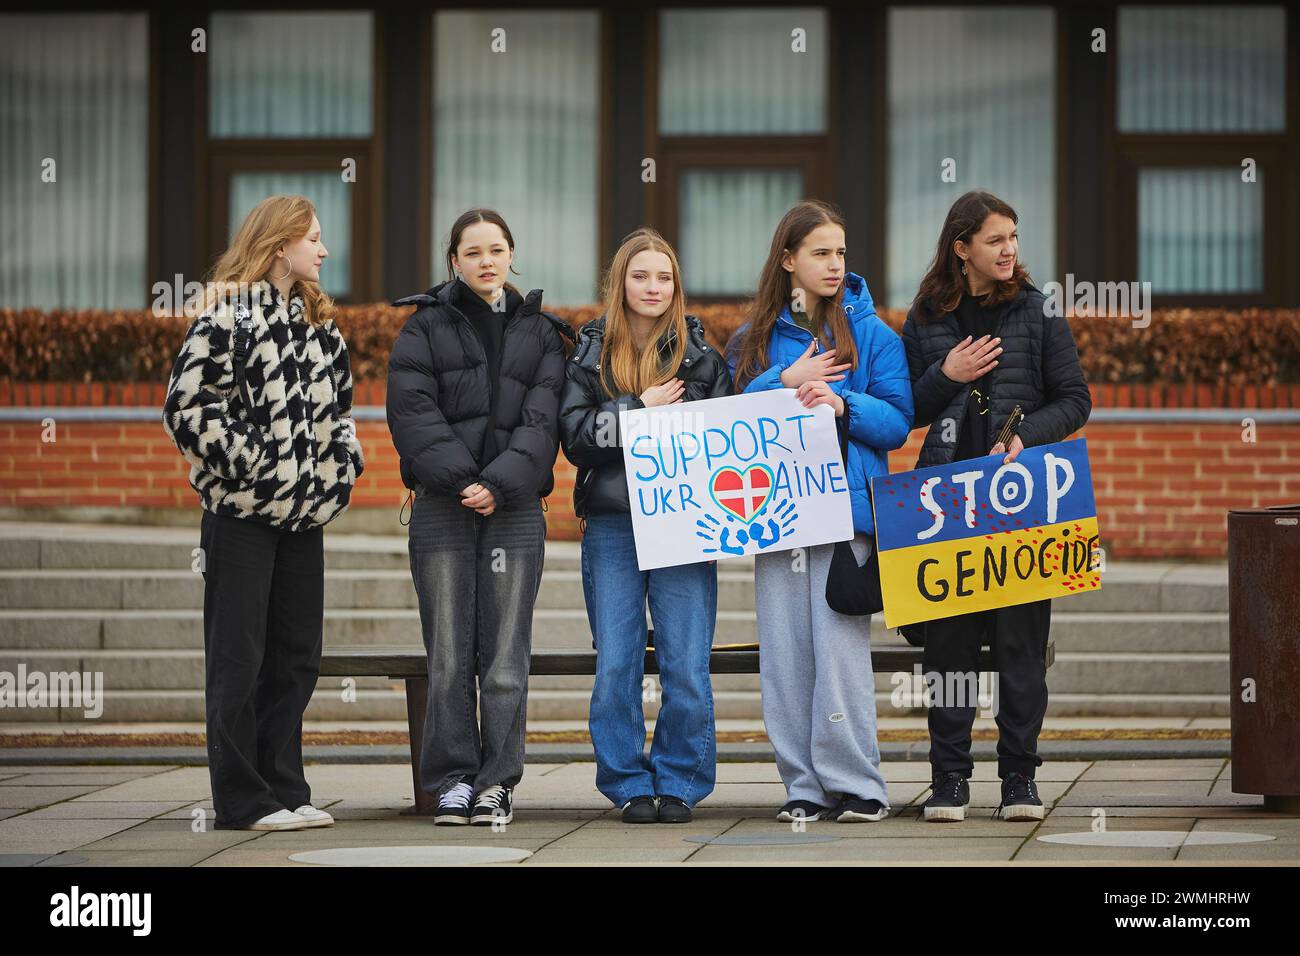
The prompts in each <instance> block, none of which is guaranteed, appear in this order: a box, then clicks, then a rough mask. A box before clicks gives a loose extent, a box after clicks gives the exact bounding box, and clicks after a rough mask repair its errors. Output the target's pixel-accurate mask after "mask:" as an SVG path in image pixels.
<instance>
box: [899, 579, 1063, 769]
mask: <svg viewBox="0 0 1300 956" xmlns="http://www.w3.org/2000/svg"><path fill="white" fill-rule="evenodd" d="M1051 624H1052V602H1051V601H1050V600H1046V601H1034V602H1031V603H1029V604H1016V605H1013V606H1012V607H1002V608H996V609H994V610H991V611H976V612H974V613H972V614H959V615H956V616H955V617H947V618H942V619H940V620H937V621H929V622H927V623H926V625H925V654H924V664H923V665H922V666H923V669H924V671H925V673H926V674H927V675H928V674H930V673H931V672H937V673H938V674H940V675H942V676H944V678H945V679H944V686H945V687H948V686H952V685H953V684H956V683H957V682H956V681H953V682H952V684H950V683H949V680H948V678H947V675H950V674H954V675H966V674H976V673H978V671H979V657H980V645H981V644H982V643H987V644H988V645H989V647H990V649H991V651H992V653H993V665H994V669H995V670H996V672H997V690H996V697H995V700H996V704H997V712H996V715H995V719H996V721H997V725H998V776H1000V777H1005V776H1006V775H1007V774H1009V773H1023V774H1025V775H1026V776H1029V777H1032V776H1033V775H1034V771H1035V770H1036V769H1037V768H1038V766H1039V765H1040V764H1042V762H1043V761H1042V758H1041V757H1039V756H1038V734H1039V732H1040V731H1041V730H1042V729H1043V717H1044V716H1045V715H1046V713H1047V663H1046V661H1045V659H1044V658H1045V655H1046V653H1047V634H1048V630H1049V629H1050V628H1051ZM969 701H970V698H969V697H966V698H965V700H964V701H957V702H959V703H964V702H969ZM939 703H940V705H941V706H931V707H929V708H928V716H929V724H930V769H931V770H932V771H933V772H934V773H946V772H948V771H952V770H956V771H960V772H962V773H964V774H965V775H966V776H968V777H969V776H970V775H971V774H972V773H973V772H974V770H975V762H974V761H973V760H972V759H971V754H970V744H971V727H972V725H973V724H974V722H975V712H976V707H974V706H948V705H945V704H951V703H953V701H951V700H950V701H947V702H945V701H943V700H942V699H941V700H940V701H939Z"/></svg>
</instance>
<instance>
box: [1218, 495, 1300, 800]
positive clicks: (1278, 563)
mask: <svg viewBox="0 0 1300 956" xmlns="http://www.w3.org/2000/svg"><path fill="white" fill-rule="evenodd" d="M1228 650H1229V657H1230V671H1231V674H1232V686H1231V694H1232V792H1233V793H1259V794H1263V795H1264V807H1265V809H1267V810H1274V811H1279V812H1283V813H1300V505H1284V506H1279V507H1276V508H1258V509H1249V510H1240V511H1229V512H1228Z"/></svg>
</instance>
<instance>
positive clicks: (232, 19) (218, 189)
mask: <svg viewBox="0 0 1300 956" xmlns="http://www.w3.org/2000/svg"><path fill="white" fill-rule="evenodd" d="M373 20H374V18H373V15H372V14H370V13H315V12H310V13H309V12H302V13H227V12H219V13H213V14H212V16H211V20H210V29H209V40H208V55H207V57H206V61H207V69H208V81H207V90H208V117H207V123H208V149H207V156H206V160H207V168H208V177H209V178H208V182H209V187H208V190H207V204H208V209H207V217H208V230H207V249H206V258H207V261H208V262H211V261H212V260H213V259H215V257H216V256H217V255H219V254H220V252H221V250H222V249H223V248H225V246H226V244H227V243H228V242H229V241H230V237H231V236H233V235H234V233H235V230H236V229H238V228H239V224H240V223H241V222H242V221H243V219H244V216H246V215H247V214H248V212H249V210H251V209H252V208H253V206H255V205H257V203H258V202H260V201H261V200H263V199H265V198H266V197H267V196H271V195H276V194H301V195H305V196H306V197H307V198H308V199H310V200H311V201H312V203H313V205H315V206H316V213H317V217H318V218H319V219H320V223H321V233H322V236H323V237H324V239H325V246H326V248H327V249H329V251H330V257H329V259H328V260H327V261H326V263H325V265H324V266H323V267H322V269H321V284H322V287H323V288H324V289H325V291H327V292H329V293H330V294H331V295H334V296H336V297H337V298H339V299H341V300H343V301H366V300H369V299H373V298H375V297H376V286H377V282H376V281H375V280H377V278H378V276H377V275H376V273H377V272H378V264H377V260H376V257H375V256H374V254H373V253H374V248H375V247H374V243H373V242H372V241H371V238H370V237H371V229H372V222H373V221H374V217H375V211H376V210H377V209H378V205H379V196H380V194H381V186H382V183H381V181H380V178H379V170H378V168H377V166H376V164H374V163H372V161H371V157H372V155H373V149H374V143H373V134H374V112H375V105H374V101H375V84H374V52H373V51H374V24H373Z"/></svg>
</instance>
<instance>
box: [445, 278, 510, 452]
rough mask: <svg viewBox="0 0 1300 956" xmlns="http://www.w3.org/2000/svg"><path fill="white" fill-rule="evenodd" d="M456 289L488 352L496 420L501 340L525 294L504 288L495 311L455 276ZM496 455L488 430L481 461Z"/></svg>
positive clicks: (491, 430) (492, 416) (458, 303)
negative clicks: (499, 307)
mask: <svg viewBox="0 0 1300 956" xmlns="http://www.w3.org/2000/svg"><path fill="white" fill-rule="evenodd" d="M455 282H456V291H455V295H454V296H453V298H452V301H453V302H454V303H455V305H456V308H458V309H459V310H460V311H461V314H462V315H464V316H465V318H466V319H468V320H469V324H470V326H471V327H472V328H473V329H474V331H475V333H476V334H477V335H478V338H479V341H480V342H481V343H482V344H483V354H484V355H486V356H487V367H488V382H489V383H490V386H491V389H492V395H491V398H490V407H491V412H490V413H489V414H490V420H491V421H493V422H495V421H496V405H497V395H498V393H499V391H500V390H499V389H498V387H497V386H498V380H499V379H500V377H501V341H502V337H503V336H504V334H505V327H506V323H507V322H509V321H510V318H511V317H512V316H513V315H514V314H515V312H517V311H518V310H519V306H521V305H522V304H523V301H524V298H523V296H521V295H520V294H519V293H518V292H515V291H514V290H513V289H506V290H505V310H504V311H502V312H498V311H496V310H495V309H493V308H492V306H490V305H488V303H486V302H484V301H483V299H482V297H481V296H479V294H478V293H477V292H475V291H474V290H473V289H471V288H470V287H469V285H468V284H467V283H466V282H465V281H464V280H463V279H456V280H455ZM496 456H497V444H496V435H495V429H494V428H489V429H488V430H487V438H486V440H485V441H484V444H483V464H484V465H486V464H487V463H488V462H490V461H492V459H494V458H496Z"/></svg>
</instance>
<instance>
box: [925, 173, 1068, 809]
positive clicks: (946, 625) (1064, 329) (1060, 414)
mask: <svg viewBox="0 0 1300 956" xmlns="http://www.w3.org/2000/svg"><path fill="white" fill-rule="evenodd" d="M1017 222H1018V218H1017V216H1016V213H1015V210H1013V209H1012V208H1011V207H1010V206H1008V205H1007V204H1006V203H1005V202H1003V201H1002V200H1000V199H998V198H997V197H996V196H993V195H991V194H989V193H986V192H969V193H966V194H965V195H964V196H961V197H960V198H958V200H957V201H956V202H955V203H953V205H952V208H951V209H949V210H948V216H947V218H946V219H945V220H944V224H943V229H942V230H941V232H940V235H939V244H938V248H937V249H936V251H935V256H934V260H933V261H932V263H931V265H930V268H929V270H928V271H927V272H926V275H925V278H923V279H922V280H921V287H920V290H919V291H918V292H917V295H916V300H915V301H914V302H913V304H912V308H911V311H910V312H909V313H908V316H907V321H906V322H905V323H904V325H903V340H904V342H905V343H906V345H907V358H908V363H909V365H910V367H911V375H912V390H913V400H914V401H915V404H916V424H917V425H933V427H931V428H930V431H929V433H928V434H927V435H926V437H925V443H924V445H922V447H921V455H920V459H919V460H918V461H917V467H918V468H925V467H928V466H931V465H942V464H947V463H949V462H953V461H961V460H964V459H967V458H980V457H983V456H984V455H1003V456H1004V462H1011V461H1014V460H1015V458H1016V456H1017V455H1019V454H1020V452H1021V451H1023V450H1024V449H1025V448H1026V447H1029V446H1033V445H1046V444H1050V443H1052V442H1058V441H1064V440H1065V439H1066V438H1068V437H1070V435H1072V434H1073V433H1074V432H1076V431H1078V430H1079V429H1080V428H1082V427H1083V426H1084V425H1085V424H1086V423H1087V421H1088V415H1089V413H1090V412H1091V411H1092V398H1091V396H1090V395H1089V393H1088V385H1087V383H1086V382H1085V381H1084V377H1083V369H1082V368H1081V367H1080V365H1079V353H1078V350H1077V349H1076V348H1075V344H1074V336H1073V335H1072V334H1071V333H1070V324H1069V322H1067V321H1066V319H1065V318H1064V317H1063V316H1060V315H1053V314H1052V313H1051V310H1048V309H1046V308H1044V306H1045V304H1046V301H1047V300H1046V299H1045V297H1044V296H1043V294H1042V293H1041V292H1040V291H1038V289H1036V288H1034V286H1033V285H1032V284H1031V283H1030V280H1029V274H1028V273H1027V272H1026V271H1025V267H1024V265H1023V264H1022V263H1021V261H1020V255H1019V251H1020V241H1019V234H1018V231H1017ZM1017 408H1019V409H1020V410H1021V411H1022V412H1023V414H1024V417H1023V418H1022V419H1020V421H1019V425H1018V426H1017V427H1016V430H1015V434H1014V435H1013V436H1012V437H1011V438H1010V440H1009V442H1007V443H1005V444H1004V443H1003V442H999V441H996V436H997V435H998V434H999V432H1000V431H1001V430H1002V429H1003V426H1004V425H1005V424H1006V423H1007V421H1008V419H1010V418H1011V417H1012V413H1013V412H1014V411H1015V410H1016V409H1017ZM1051 615H1052V602H1051V601H1050V600H1046V601H1033V602H1029V603H1026V604H1016V605H1012V606H1010V607H1002V608H995V609H993V610H987V611H976V612H974V613H971V614H958V615H953V616H950V617H945V618H941V619H938V620H932V621H927V622H925V623H924V624H921V625H912V627H915V628H916V630H917V632H920V633H921V634H923V638H922V639H923V641H924V644H925V660H924V665H923V666H924V669H925V672H926V673H927V674H930V673H937V674H940V675H944V678H945V679H944V681H943V685H944V686H945V687H949V686H954V685H955V683H957V682H955V681H953V680H950V679H949V677H950V676H951V675H960V676H966V675H977V674H978V672H979V667H980V663H979V661H980V647H981V644H983V643H985V642H987V643H988V644H989V645H990V646H991V647H992V649H993V657H994V661H995V662H996V666H997V672H998V684H997V701H998V707H997V714H996V719H997V725H998V776H1000V777H1001V778H1002V802H1001V805H1000V806H999V807H998V813H999V814H1000V815H1001V816H1002V818H1003V819H1005V820H1041V819H1042V818H1043V813H1044V811H1043V801H1042V799H1041V798H1040V797H1039V795H1038V790H1037V786H1036V784H1035V783H1034V771H1035V769H1036V768H1037V767H1038V765H1039V764H1041V763H1042V759H1041V758H1040V757H1039V756H1038V733H1039V731H1040V730H1041V729H1042V726H1043V717H1044V716H1045V715H1046V713H1047V665H1046V663H1045V661H1044V655H1045V653H1046V650H1047V635H1048V630H1049V628H1050V627H1051ZM912 639H914V638H913V637H912V636H911V635H909V640H912ZM928 718H929V726H930V768H931V773H932V782H931V787H932V793H931V795H930V797H929V799H928V800H927V801H926V802H925V806H924V808H923V813H924V817H925V819H926V820H931V821H944V820H952V821H959V820H963V819H965V816H966V806H967V804H968V803H969V802H970V786H969V784H968V783H967V780H968V778H969V777H970V776H971V774H972V773H973V772H974V768H975V764H974V762H973V760H972V759H971V753H970V745H971V727H972V725H973V724H974V720H975V706H974V704H973V702H971V701H969V700H954V699H949V700H943V699H938V700H935V701H931V702H930V704H929V709H928Z"/></svg>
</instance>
